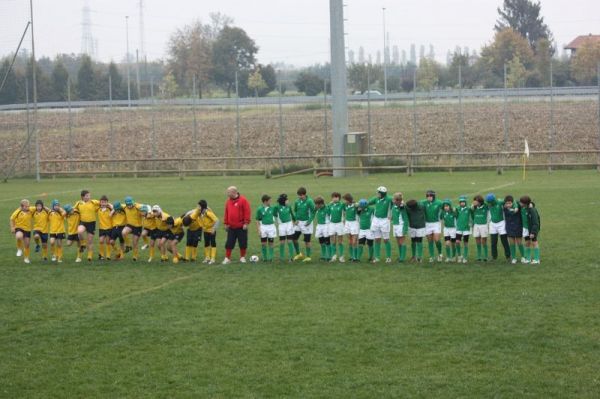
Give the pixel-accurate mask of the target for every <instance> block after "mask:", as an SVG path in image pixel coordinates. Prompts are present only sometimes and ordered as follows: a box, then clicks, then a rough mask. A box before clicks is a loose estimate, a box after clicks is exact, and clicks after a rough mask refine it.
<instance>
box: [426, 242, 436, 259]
mask: <svg viewBox="0 0 600 399" xmlns="http://www.w3.org/2000/svg"><path fill="white" fill-rule="evenodd" d="M434 245H435V243H434V242H433V241H427V249H428V250H429V257H430V258H434V257H435V251H434V248H433V246H434Z"/></svg>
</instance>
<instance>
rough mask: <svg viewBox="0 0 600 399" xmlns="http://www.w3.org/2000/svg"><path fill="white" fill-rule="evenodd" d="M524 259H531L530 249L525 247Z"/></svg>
mask: <svg viewBox="0 0 600 399" xmlns="http://www.w3.org/2000/svg"><path fill="white" fill-rule="evenodd" d="M525 259H531V248H530V247H525Z"/></svg>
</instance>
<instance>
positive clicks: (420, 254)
mask: <svg viewBox="0 0 600 399" xmlns="http://www.w3.org/2000/svg"><path fill="white" fill-rule="evenodd" d="M417 258H419V259H423V242H418V243H417Z"/></svg>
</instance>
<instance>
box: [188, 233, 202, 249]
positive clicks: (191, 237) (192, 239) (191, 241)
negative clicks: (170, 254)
mask: <svg viewBox="0 0 600 399" xmlns="http://www.w3.org/2000/svg"><path fill="white" fill-rule="evenodd" d="M201 237H202V230H188V231H187V234H186V243H185V245H186V246H187V247H197V246H198V243H199V242H200V238H201Z"/></svg>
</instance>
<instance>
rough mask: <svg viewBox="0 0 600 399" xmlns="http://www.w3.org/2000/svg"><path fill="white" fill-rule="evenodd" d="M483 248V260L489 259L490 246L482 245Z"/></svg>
mask: <svg viewBox="0 0 600 399" xmlns="http://www.w3.org/2000/svg"><path fill="white" fill-rule="evenodd" d="M481 245H482V246H483V259H487V258H488V246H487V244H481Z"/></svg>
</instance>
